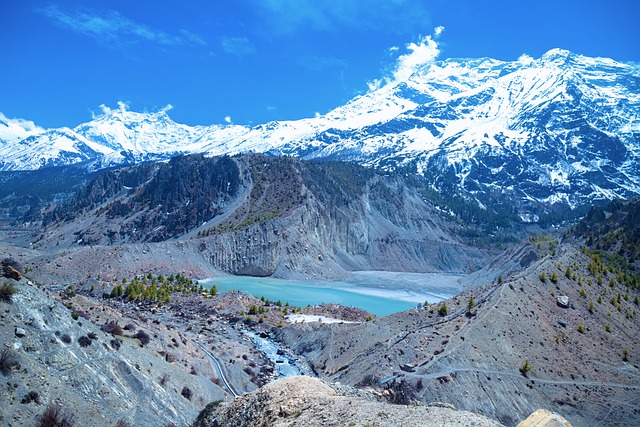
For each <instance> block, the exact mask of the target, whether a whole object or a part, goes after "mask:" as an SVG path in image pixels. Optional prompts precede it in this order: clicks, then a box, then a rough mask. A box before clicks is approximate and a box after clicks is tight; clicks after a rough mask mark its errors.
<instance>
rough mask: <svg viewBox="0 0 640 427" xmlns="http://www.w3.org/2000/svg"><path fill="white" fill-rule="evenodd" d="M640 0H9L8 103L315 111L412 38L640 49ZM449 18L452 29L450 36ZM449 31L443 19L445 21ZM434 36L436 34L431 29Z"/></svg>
mask: <svg viewBox="0 0 640 427" xmlns="http://www.w3.org/2000/svg"><path fill="white" fill-rule="evenodd" d="M638 5H640V2H637V1H635V0H608V1H595V0H553V1H549V0H538V1H529V2H520V1H513V0H509V1H491V0H484V1H479V0H431V1H430V0H422V1H420V0H387V1H382V0H368V1H365V0H359V1H357V0H228V1H224V2H223V1H218V0H208V1H207V0H200V1H189V0H184V1H180V2H178V1H153V2H150V1H142V0H136V1H130V0H127V1H119V0H110V1H86V0H84V1H73V0H58V1H55V0H54V1H51V2H49V1H4V2H2V4H1V5H0V43H1V46H2V50H1V52H2V53H1V56H0V57H1V58H2V65H0V82H1V83H0V85H1V86H0V112H1V113H3V114H4V115H5V116H7V117H11V118H24V119H28V120H33V121H35V122H36V124H38V125H40V126H43V127H46V128H48V127H59V126H70V127H73V126H76V125H78V124H80V123H82V122H85V121H88V120H90V119H91V115H92V113H97V112H99V111H100V107H99V106H100V105H101V104H104V105H107V106H109V107H115V106H116V105H117V103H118V102H119V101H122V102H125V103H126V104H128V105H129V107H130V108H131V109H132V110H136V111H155V110H158V109H160V108H164V107H165V106H167V105H171V106H172V107H173V108H172V110H171V112H170V113H169V114H170V116H171V117H172V118H173V119H174V120H176V121H178V122H181V123H187V124H190V125H195V124H212V123H225V121H226V122H233V123H238V124H249V125H250V124H258V123H264V122H267V121H269V120H286V119H298V118H303V117H311V116H313V115H314V114H316V113H326V112H327V111H329V110H331V109H333V108H335V107H337V106H339V105H342V104H344V103H345V102H346V101H348V100H349V99H351V98H353V97H354V96H356V95H358V94H361V93H364V92H366V91H367V88H368V83H369V82H372V81H374V80H375V79H380V78H383V77H384V76H386V75H390V74H391V73H393V72H394V70H396V71H397V61H398V57H400V56H401V55H406V54H407V53H408V52H414V51H410V50H407V46H408V45H409V43H414V45H413V46H414V47H415V46H419V45H420V43H421V42H424V43H428V42H431V43H435V44H436V45H437V50H438V51H439V52H440V53H439V56H438V58H439V59H445V58H454V57H455V58H457V57H493V58H497V59H502V60H515V59H517V58H518V57H519V56H520V55H522V54H528V55H531V56H533V57H539V56H540V55H541V54H543V53H544V52H546V51H547V50H549V49H551V48H555V47H561V48H565V49H569V50H572V51H574V52H578V53H582V54H585V55H589V56H606V57H611V58H613V59H616V60H619V61H623V62H626V61H633V62H640V43H638V42H639V41H640V25H638V20H637V18H638V16H640V6H638ZM437 27H443V28H444V30H443V31H442V32H441V34H440V35H439V36H438V37H435V35H434V32H435V31H436V30H435V29H436V28H437ZM438 32H440V31H438ZM427 36H432V39H431V40H427V39H426V38H425V37H427Z"/></svg>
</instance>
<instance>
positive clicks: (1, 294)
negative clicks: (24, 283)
mask: <svg viewBox="0 0 640 427" xmlns="http://www.w3.org/2000/svg"><path fill="white" fill-rule="evenodd" d="M17 292H18V288H16V287H15V286H13V283H11V282H4V283H2V284H0V301H5V302H11V299H12V298H13V296H14V295H15V294H16V293H17Z"/></svg>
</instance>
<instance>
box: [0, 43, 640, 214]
mask: <svg viewBox="0 0 640 427" xmlns="http://www.w3.org/2000/svg"><path fill="white" fill-rule="evenodd" d="M635 70H636V69H632V68H630V67H629V66H627V65H624V64H621V63H618V62H616V61H614V60H611V59H606V58H589V57H585V56H582V55H579V54H575V53H572V52H570V51H568V50H564V49H551V50H550V51H548V52H547V53H545V54H544V55H543V56H542V57H541V58H539V59H536V60H534V59H532V58H530V57H528V56H526V55H523V57H521V58H520V59H518V60H517V61H512V62H506V61H498V60H494V59H490V58H480V59H448V60H444V61H434V62H431V63H430V64H429V65H428V66H426V65H425V66H421V67H420V72H419V73H413V74H411V75H410V77H409V78H406V79H404V80H396V81H394V83H393V84H385V85H382V86H380V87H379V88H377V89H372V90H371V91H370V92H367V93H366V94H364V95H361V96H357V97H355V98H354V99H352V100H351V101H349V102H348V103H346V104H345V105H343V106H341V107H338V108H336V109H334V110H332V111H331V112H329V113H327V114H325V115H323V116H320V117H315V118H307V119H303V120H297V121H280V122H270V123H266V124H263V125H257V126H253V127H251V128H249V127H244V126H239V125H233V126H221V125H211V126H187V125H184V124H179V123H176V122H174V121H173V120H172V119H171V118H170V117H169V115H168V114H167V112H168V110H169V109H170V108H171V106H167V107H165V108H162V109H160V110H158V111H155V112H151V113H148V112H147V113H139V112H134V111H130V110H129V108H128V107H127V105H126V104H124V103H119V104H118V106H117V107H116V108H109V107H107V106H104V105H103V106H101V109H102V113H103V114H101V115H100V116H98V117H94V120H92V121H90V122H88V123H85V124H82V125H80V126H78V127H76V128H75V129H73V132H75V133H76V134H77V135H79V136H81V137H83V138H84V139H83V142H84V143H85V144H87V145H88V144H89V143H91V144H93V145H91V149H92V150H93V151H94V152H96V153H98V154H96V156H100V155H101V154H100V153H107V154H104V157H101V158H95V159H93V158H92V159H91V160H98V161H97V162H93V163H92V165H93V166H88V167H97V166H95V165H100V167H103V166H104V165H110V166H113V165H117V164H122V163H125V162H126V163H131V162H141V161H152V160H159V159H168V158H169V157H172V156H175V155H177V154H187V153H202V154H206V155H211V156H213V155H222V154H237V153H241V152H247V151H253V152H269V153H277V154H280V155H291V156H297V157H301V158H304V159H331V160H347V161H355V162H359V163H361V164H364V165H367V166H374V167H379V168H386V169H395V168H397V167H404V166H410V167H413V168H415V169H416V170H417V171H418V173H420V174H424V175H428V176H431V177H432V179H433V180H434V188H435V187H438V186H441V187H442V188H445V187H446V188H447V189H448V190H447V191H455V192H458V193H464V194H471V195H472V196H470V197H471V198H475V199H476V200H478V202H479V203H482V204H486V203H485V202H487V203H489V202H490V201H491V198H490V197H489V196H488V195H489V194H492V191H496V189H500V191H502V194H506V193H508V194H509V195H510V197H512V201H513V202H514V205H516V206H518V208H517V209H519V210H520V211H519V213H520V214H522V215H523V218H524V217H527V218H534V217H535V216H536V215H537V213H536V212H534V211H535V209H538V208H535V209H533V208H532V209H533V211H528V212H527V209H529V208H527V207H526V206H527V203H528V204H529V205H535V204H536V203H537V204H538V205H537V206H538V207H539V208H540V209H542V210H543V211H546V209H547V207H549V206H552V205H555V204H562V205H565V206H570V207H576V206H580V205H582V204H587V203H589V204H590V203H593V202H594V201H598V200H604V199H612V198H617V197H629V196H633V195H637V194H640V174H638V172H637V165H638V163H639V162H640V142H639V141H638V138H637V135H636V134H637V126H635V125H633V124H635V123H638V122H640V97H639V96H638V95H637V94H638V85H639V84H640V83H639V82H640V77H638V74H637V72H636V71H635ZM5 121H6V120H5ZM630 124H631V125H630ZM1 129H3V127H2V126H0V130H1ZM4 129H6V126H4ZM47 135H50V136H47ZM58 138H59V135H58V136H56V134H55V132H53V130H51V131H47V132H46V133H45V134H43V137H42V138H41V139H42V141H46V142H49V143H50V145H51V146H52V147H53V146H56V141H57V139H58ZM60 138H61V137H60ZM0 139H3V138H2V136H1V135H0ZM71 139H73V138H68V137H67V138H66V139H64V140H60V141H57V147H60V148H61V151H60V153H62V154H60V155H59V154H58V151H55V152H54V150H53V149H52V150H51V152H49V153H47V152H46V151H47V150H46V147H45V145H44V142H43V143H42V144H41V145H39V147H38V150H36V149H35V148H34V147H31V146H30V144H27V143H25V144H20V143H19V142H20V141H18V142H17V143H14V142H11V143H6V144H3V145H2V146H1V147H0V158H3V159H12V160H10V161H9V160H5V163H4V164H3V166H2V168H3V169H5V170H16V169H28V168H29V167H31V168H35V169H37V168H39V167H41V166H40V164H41V163H39V162H38V160H37V159H39V158H46V159H48V158H51V157H56V158H57V157H61V158H62V160H60V162H61V163H63V162H64V161H66V160H64V156H68V155H69V153H70V152H71V150H72V149H74V148H73V146H72V145H71V144H70V143H69V141H70V140H71ZM5 141H6V139H5ZM43 147H44V148H43ZM100 147H102V149H101V148H100ZM29 150H30V151H29ZM65 150H66V151H65ZM76 151H78V150H77V149H76ZM87 152H88V151H87ZM110 153H111V154H110ZM113 153H116V154H113ZM91 155H93V154H91ZM107 156H112V157H109V158H107ZM118 156H120V157H118ZM442 188H441V189H442ZM485 196H486V197H488V199H486V200H485V199H483V197H485ZM482 200H485V202H482ZM518 200H519V202H518ZM537 212H539V210H538V211H537Z"/></svg>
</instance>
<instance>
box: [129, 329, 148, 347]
mask: <svg viewBox="0 0 640 427" xmlns="http://www.w3.org/2000/svg"><path fill="white" fill-rule="evenodd" d="M133 338H137V339H138V340H140V345H142V346H145V345H147V344H149V343H150V342H151V337H150V336H149V334H148V333H146V332H145V331H143V330H142V329H140V330H139V331H138V332H136V334H135V335H134V336H133Z"/></svg>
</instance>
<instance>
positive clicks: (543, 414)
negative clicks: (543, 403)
mask: <svg viewBox="0 0 640 427" xmlns="http://www.w3.org/2000/svg"><path fill="white" fill-rule="evenodd" d="M517 427H572V426H571V423H570V422H569V421H567V420H565V419H564V418H563V417H562V416H561V415H558V414H556V413H553V412H549V411H547V410H546V409H538V410H537V411H535V412H534V413H533V414H531V415H529V416H528V417H527V419H526V420H524V421H522V422H521V423H520V424H518V425H517Z"/></svg>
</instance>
